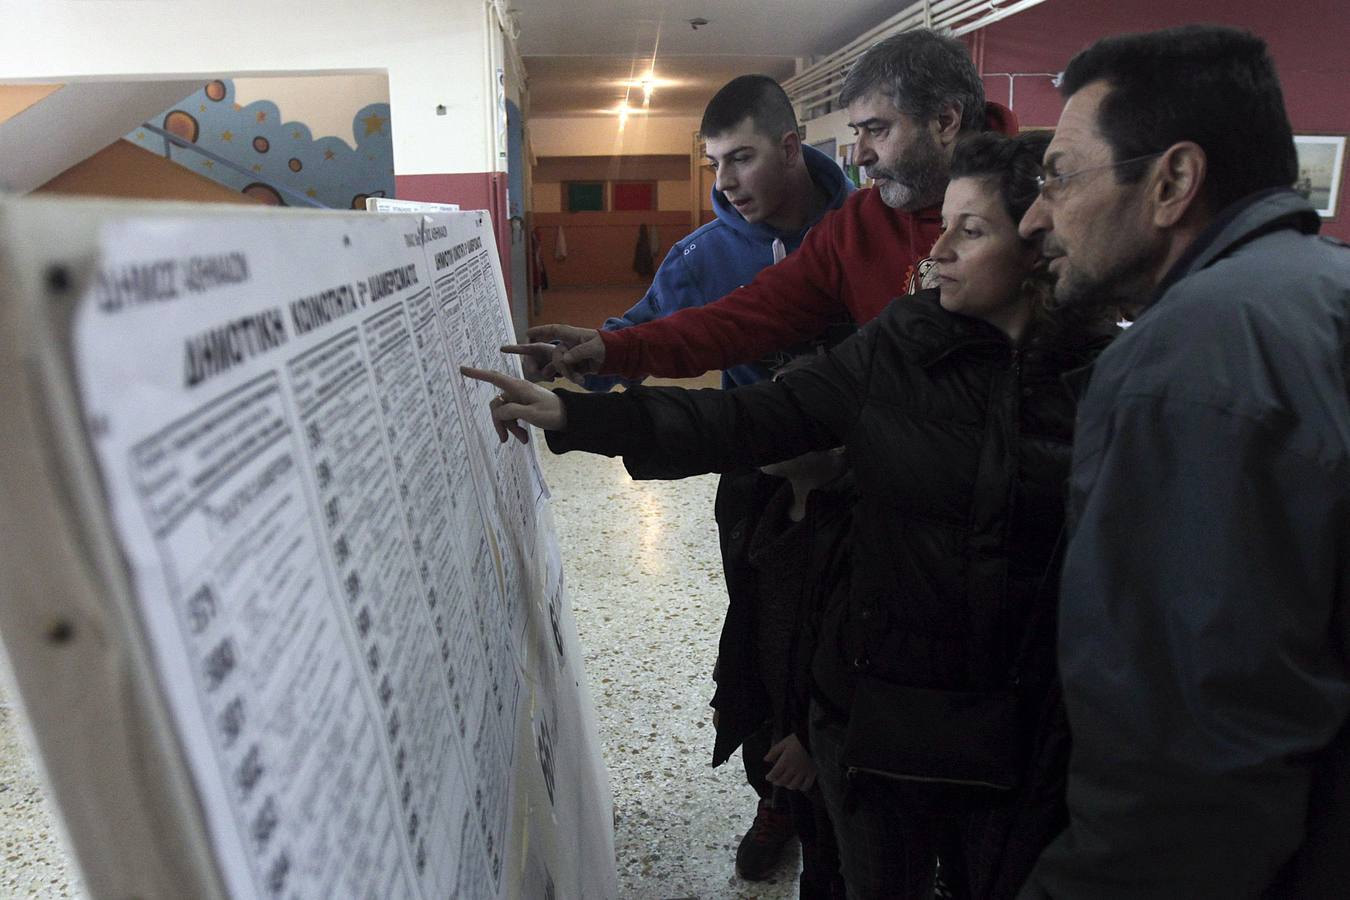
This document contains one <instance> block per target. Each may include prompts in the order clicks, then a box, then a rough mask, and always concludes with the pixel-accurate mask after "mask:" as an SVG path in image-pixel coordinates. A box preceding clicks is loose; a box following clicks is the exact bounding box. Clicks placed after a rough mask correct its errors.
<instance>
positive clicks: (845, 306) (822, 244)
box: [600, 103, 1017, 378]
mask: <svg viewBox="0 0 1350 900" xmlns="http://www.w3.org/2000/svg"><path fill="white" fill-rule="evenodd" d="M985 119H986V125H987V127H988V128H989V129H990V130H992V131H999V132H1001V133H1003V134H1016V133H1017V118H1016V116H1014V115H1013V113H1012V111H1011V110H1009V109H1007V108H1005V107H1003V106H1000V105H999V104H997V103H987V104H986V107H985ZM835 168H838V167H837V166H836V167H835ZM941 213H942V210H941V209H940V208H939V207H931V208H929V209H924V210H920V211H918V212H904V211H902V210H898V209H891V208H890V207H889V206H887V205H886V204H885V203H883V202H882V200H881V193H880V192H879V191H877V190H876V189H875V188H868V189H866V190H861V191H857V192H855V193H854V194H852V195H851V196H850V197H849V198H848V201H847V202H846V203H844V205H843V206H842V207H840V209H839V210H838V211H837V212H832V213H830V214H828V215H827V216H825V217H824V218H823V219H822V220H821V222H820V224H819V225H818V226H817V227H815V228H813V229H811V233H810V234H808V235H807V236H806V239H805V240H804V241H802V242H801V249H800V250H799V251H798V252H796V253H794V254H792V255H791V256H790V257H788V259H786V260H785V261H784V263H783V264H781V265H777V266H774V267H772V268H766V269H764V270H763V271H762V272H760V273H759V274H758V275H757V276H756V277H755V278H754V280H753V281H751V279H750V278H745V279H743V280H742V282H741V283H742V284H745V286H744V287H740V288H739V289H736V290H732V291H730V292H729V293H728V294H727V295H726V296H725V297H722V298H721V299H720V300H717V302H715V303H713V302H710V301H711V300H715V299H717V298H716V297H710V298H709V299H708V300H705V301H704V303H705V304H707V305H706V306H703V305H702V304H699V305H700V306H702V308H701V309H698V310H687V311H681V312H678V313H675V314H674V315H669V316H667V317H665V318H662V319H660V321H654V322H650V321H649V322H647V323H646V324H644V325H643V326H642V327H641V328H640V329H638V330H636V331H627V330H625V331H608V330H607V331H602V332H601V334H600V337H601V339H602V340H603V341H604V344H605V359H604V362H603V364H602V366H601V371H602V372H604V373H611V374H615V375H620V376H623V377H625V378H642V377H644V376H647V375H656V376H661V377H668V378H687V377H691V376H696V375H702V374H703V373H704V372H707V371H710V370H713V369H723V370H726V369H729V368H730V367H733V366H737V365H740V364H743V363H745V362H747V361H749V360H755V359H759V358H760V357H762V356H764V355H765V354H766V353H771V352H773V351H775V350H781V349H782V348H784V347H791V346H793V345H794V344H797V343H798V342H800V341H802V340H806V339H809V338H811V337H814V336H815V335H817V334H819V333H820V332H821V331H822V330H823V329H824V328H826V327H827V326H828V325H830V324H831V323H833V322H836V321H838V320H839V319H841V318H845V317H849V318H852V319H853V321H855V322H857V323H858V324H865V323H867V322H870V321H871V320H872V319H873V318H875V317H876V316H877V314H878V313H880V312H881V310H882V309H884V308H885V307H886V304H887V303H889V302H890V300H891V298H892V297H896V296H899V295H901V294H904V293H906V292H907V291H908V290H909V289H910V284H911V282H912V281H914V280H915V276H916V275H917V270H918V265H919V263H920V262H922V261H923V260H924V259H925V258H927V256H928V253H929V251H930V250H931V249H932V247H933V243H934V241H936V240H937V237H938V234H939V232H940V230H941V224H942V223H941ZM794 246H795V245H794ZM746 282H748V283H746ZM732 287H735V284H733V285H732ZM718 296H720V295H718Z"/></svg>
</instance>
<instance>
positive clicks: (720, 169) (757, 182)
mask: <svg viewBox="0 0 1350 900" xmlns="http://www.w3.org/2000/svg"><path fill="white" fill-rule="evenodd" d="M699 130H700V132H701V133H702V134H703V138H704V140H705V141H706V142H707V156H708V162H709V163H710V164H711V165H712V167H713V171H714V172H716V173H717V183H716V184H715V185H714V187H713V192H712V202H713V209H714V210H715V211H716V212H717V218H716V219H714V220H713V221H711V222H709V223H708V224H706V225H704V226H703V227H701V228H699V229H698V230H697V231H695V232H694V233H693V234H690V235H688V236H687V237H685V238H684V239H683V240H680V241H677V242H676V243H675V246H673V247H671V248H670V252H669V253H667V254H666V258H665V260H664V261H663V262H662V263H661V268H660V269H658V270H657V272H656V277H655V278H654V279H652V285H651V287H650V288H648V290H647V294H646V296H644V297H643V298H642V299H641V300H639V301H638V302H637V303H635V304H634V305H633V308H632V309H630V310H628V312H626V313H624V314H623V315H622V316H618V317H616V318H611V319H607V320H606V321H605V324H604V325H603V326H602V327H603V330H605V331H614V330H617V329H620V328H627V327H628V326H630V325H640V324H642V323H643V322H650V321H652V320H653V319H660V318H663V317H665V316H668V315H670V314H671V313H673V312H676V311H677V310H681V309H685V308H687V307H690V306H703V305H704V304H706V303H711V302H712V301H714V300H717V299H720V298H721V297H724V296H726V295H727V294H729V293H731V292H732V291H733V290H735V289H736V288H738V287H740V286H742V285H744V284H748V283H749V282H750V281H752V280H754V277H755V275H756V274H758V273H759V270H760V269H763V268H765V267H766V266H769V265H772V264H773V263H776V262H778V261H779V260H781V259H783V257H785V256H786V255H787V254H789V253H791V252H792V251H794V250H796V249H797V247H798V246H799V245H800V244H801V242H802V238H804V237H805V236H806V232H807V231H809V230H810V229H811V226H813V225H815V224H816V223H817V222H818V221H820V218H821V216H823V215H825V213H827V212H829V211H830V210H832V209H836V208H838V207H839V206H840V205H842V204H843V202H844V199H845V198H846V197H848V195H849V193H850V192H852V190H853V185H852V184H850V183H849V181H848V179H847V178H845V177H844V173H843V171H842V170H841V169H840V168H839V166H838V165H836V164H835V162H834V161H833V160H832V159H830V158H829V157H828V156H826V155H825V154H823V153H821V152H820V151H818V150H816V149H815V148H814V147H809V146H807V145H806V144H804V143H802V139H801V134H800V132H799V130H798V128H797V117H796V114H795V113H794V112H793V109H792V103H791V101H789V100H788V97H787V94H785V93H784V92H783V89H782V88H781V87H779V86H778V83H777V82H776V81H774V80H773V79H772V78H769V77H767V76H765V75H742V76H740V77H739V78H734V79H732V80H731V81H729V82H727V83H726V85H724V86H723V87H722V89H721V90H719V91H718V92H717V93H716V94H715V95H714V96H713V98H712V100H710V101H709V102H708V106H707V108H706V109H705V110H704V112H703V122H702V124H701V126H700V128H699ZM525 363H526V367H527V369H528V368H529V366H530V357H528V356H527V357H526V358H525ZM528 374H530V373H527V375H528ZM768 374H769V373H768V369H767V368H766V367H765V366H764V365H761V364H759V363H753V364H748V365H739V366H733V367H732V368H730V369H727V370H726V371H725V372H723V374H722V386H723V387H732V386H735V385H739V384H753V383H754V382H756V381H761V380H763V379H765V378H767V377H768ZM620 381H621V379H620V378H619V377H618V376H616V375H590V376H587V377H586V379H585V381H584V382H583V383H584V385H585V387H586V388H587V389H589V390H593V391H595V390H607V389H608V388H610V387H612V386H613V385H615V384H617V383H619V382H620Z"/></svg>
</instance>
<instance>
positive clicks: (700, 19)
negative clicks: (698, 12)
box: [689, 16, 708, 31]
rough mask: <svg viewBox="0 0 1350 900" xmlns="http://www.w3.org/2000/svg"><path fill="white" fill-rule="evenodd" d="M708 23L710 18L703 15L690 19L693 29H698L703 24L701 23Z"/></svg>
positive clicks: (690, 25)
mask: <svg viewBox="0 0 1350 900" xmlns="http://www.w3.org/2000/svg"><path fill="white" fill-rule="evenodd" d="M707 24H708V20H707V19H705V18H703V17H702V16H699V17H698V18H696V19H690V20H689V27H690V28H692V29H694V30H695V31H698V29H699V26H701V25H707Z"/></svg>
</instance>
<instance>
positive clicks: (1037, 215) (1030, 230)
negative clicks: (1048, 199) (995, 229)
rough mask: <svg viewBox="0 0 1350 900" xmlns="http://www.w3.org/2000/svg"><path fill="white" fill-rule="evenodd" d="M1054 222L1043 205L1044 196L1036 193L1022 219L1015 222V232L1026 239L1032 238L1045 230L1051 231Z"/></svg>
mask: <svg viewBox="0 0 1350 900" xmlns="http://www.w3.org/2000/svg"><path fill="white" fill-rule="evenodd" d="M1053 228H1054V223H1053V222H1052V221H1051V219H1050V211H1049V210H1048V209H1046V207H1045V198H1044V197H1042V196H1040V195H1037V197H1036V199H1035V200H1033V201H1032V202H1031V207H1030V208H1029V209H1028V210H1027V211H1026V213H1025V214H1024V215H1023V216H1022V221H1021V222H1018V223H1017V233H1018V234H1020V235H1021V236H1022V237H1023V238H1025V239H1026V240H1030V239H1031V238H1034V237H1035V236H1036V235H1038V234H1041V233H1043V232H1046V231H1051V230H1052V229H1053Z"/></svg>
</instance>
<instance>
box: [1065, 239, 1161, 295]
mask: <svg viewBox="0 0 1350 900" xmlns="http://www.w3.org/2000/svg"><path fill="white" fill-rule="evenodd" d="M1115 248H1116V252H1115V253H1113V254H1112V256H1111V258H1109V259H1108V260H1106V261H1105V262H1104V264H1102V265H1100V266H1095V267H1087V266H1083V265H1076V264H1075V263H1074V262H1073V260H1072V259H1069V258H1067V257H1066V258H1065V263H1064V264H1063V265H1062V266H1061V267H1060V271H1059V278H1058V280H1057V281H1056V282H1055V306H1057V307H1059V308H1066V307H1079V308H1088V307H1094V306H1095V307H1101V306H1117V307H1129V308H1134V307H1138V306H1139V305H1141V304H1143V303H1146V302H1147V301H1148V299H1149V288H1148V276H1147V274H1146V273H1147V272H1149V271H1151V270H1152V266H1151V265H1150V263H1151V262H1152V261H1153V260H1152V256H1151V254H1150V253H1149V252H1148V249H1147V248H1146V247H1145V246H1143V245H1142V244H1129V243H1127V244H1126V246H1124V247H1121V246H1120V243H1119V242H1117V243H1116V244H1115ZM1122 250H1123V252H1121V251H1122Z"/></svg>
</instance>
